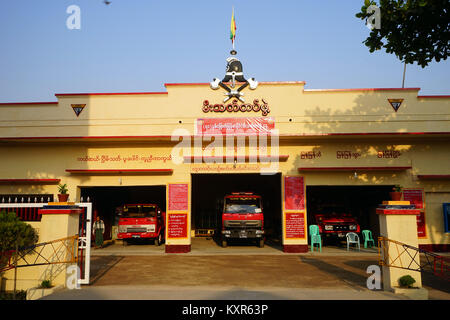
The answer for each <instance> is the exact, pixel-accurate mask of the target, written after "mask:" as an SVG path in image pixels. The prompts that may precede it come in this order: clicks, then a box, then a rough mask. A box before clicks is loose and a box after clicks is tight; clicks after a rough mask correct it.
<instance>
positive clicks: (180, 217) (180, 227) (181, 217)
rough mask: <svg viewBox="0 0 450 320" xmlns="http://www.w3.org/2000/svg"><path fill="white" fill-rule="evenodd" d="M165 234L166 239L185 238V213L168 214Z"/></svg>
mask: <svg viewBox="0 0 450 320" xmlns="http://www.w3.org/2000/svg"><path fill="white" fill-rule="evenodd" d="M167 233H168V238H187V236H188V234H187V213H170V214H169V219H168V225H167Z"/></svg>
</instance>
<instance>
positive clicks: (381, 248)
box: [378, 237, 450, 281]
mask: <svg viewBox="0 0 450 320" xmlns="http://www.w3.org/2000/svg"><path fill="white" fill-rule="evenodd" d="M378 255H379V264H380V265H381V266H386V267H392V268H400V269H406V270H411V271H418V272H430V273H432V274H434V275H435V276H438V277H441V278H443V279H446V280H449V281H450V258H447V257H443V256H441V255H438V254H436V253H433V252H430V251H427V250H424V249H420V248H416V247H413V246H410V245H408V244H405V243H402V242H399V241H396V240H392V239H388V238H385V237H378Z"/></svg>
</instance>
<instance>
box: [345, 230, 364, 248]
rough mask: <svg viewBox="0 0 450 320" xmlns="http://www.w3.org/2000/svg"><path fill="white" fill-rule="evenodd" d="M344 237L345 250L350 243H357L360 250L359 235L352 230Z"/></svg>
mask: <svg viewBox="0 0 450 320" xmlns="http://www.w3.org/2000/svg"><path fill="white" fill-rule="evenodd" d="M345 237H346V238H347V251H348V249H349V245H350V244H351V243H354V244H357V245H358V250H359V251H361V247H360V245H359V236H358V234H356V233H354V232H349V233H347V234H346V235H345Z"/></svg>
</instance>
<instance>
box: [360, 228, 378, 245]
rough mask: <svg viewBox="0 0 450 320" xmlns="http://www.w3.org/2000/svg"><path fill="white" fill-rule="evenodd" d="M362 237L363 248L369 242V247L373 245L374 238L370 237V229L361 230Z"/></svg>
mask: <svg viewBox="0 0 450 320" xmlns="http://www.w3.org/2000/svg"><path fill="white" fill-rule="evenodd" d="M362 235H363V239H364V248H367V245H368V244H370V243H371V245H370V247H374V246H375V240H373V238H372V231H370V230H363V231H362Z"/></svg>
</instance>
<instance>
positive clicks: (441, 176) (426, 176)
mask: <svg viewBox="0 0 450 320" xmlns="http://www.w3.org/2000/svg"><path fill="white" fill-rule="evenodd" d="M417 178H419V179H430V180H432V179H436V180H439V179H442V180H443V179H450V174H419V175H417Z"/></svg>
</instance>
